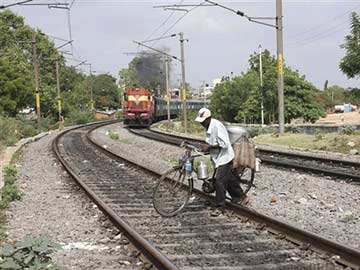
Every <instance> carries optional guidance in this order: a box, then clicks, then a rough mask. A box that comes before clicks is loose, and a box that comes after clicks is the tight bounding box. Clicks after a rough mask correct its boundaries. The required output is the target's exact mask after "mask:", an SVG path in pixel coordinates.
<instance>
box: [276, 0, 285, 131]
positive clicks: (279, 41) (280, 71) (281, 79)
mask: <svg viewBox="0 0 360 270" xmlns="http://www.w3.org/2000/svg"><path fill="white" fill-rule="evenodd" d="M276 29H277V31H276V40H277V59H278V99H279V133H280V135H283V134H284V125H285V117H284V60H283V45H284V44H283V23H282V0H276Z"/></svg>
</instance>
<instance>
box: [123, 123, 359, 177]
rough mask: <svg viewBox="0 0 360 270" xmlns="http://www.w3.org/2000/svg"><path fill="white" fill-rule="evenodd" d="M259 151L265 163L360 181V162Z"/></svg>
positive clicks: (166, 138) (166, 137)
mask: <svg viewBox="0 0 360 270" xmlns="http://www.w3.org/2000/svg"><path fill="white" fill-rule="evenodd" d="M129 130H130V131H131V132H133V133H134V134H136V135H140V136H143V137H146V138H149V139H155V140H158V141H162V142H166V143H170V144H173V145H180V143H181V142H182V141H183V140H187V141H192V142H194V143H202V142H203V141H202V140H199V139H194V138H185V137H181V136H176V135H170V134H164V133H161V132H158V131H154V130H150V129H129ZM257 152H258V154H257V156H258V157H259V158H260V159H261V161H262V162H263V163H267V164H271V165H276V166H281V167H287V168H294V169H299V170H304V171H311V172H314V173H318V174H323V175H327V176H331V177H337V178H342V179H347V180H349V181H354V182H357V183H360V163H358V162H354V161H349V160H337V159H334V158H329V157H320V156H314V155H311V154H307V153H293V152H286V151H276V150H271V149H263V148H258V149H257Z"/></svg>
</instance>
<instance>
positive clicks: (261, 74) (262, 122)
mask: <svg viewBox="0 0 360 270" xmlns="http://www.w3.org/2000/svg"><path fill="white" fill-rule="evenodd" d="M259 67H260V68H259V72H260V94H261V125H264V91H263V70H262V48H261V45H259Z"/></svg>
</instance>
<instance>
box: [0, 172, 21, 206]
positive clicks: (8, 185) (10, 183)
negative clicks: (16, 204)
mask: <svg viewBox="0 0 360 270" xmlns="http://www.w3.org/2000/svg"><path fill="white" fill-rule="evenodd" d="M3 174H4V186H3V187H2V189H1V201H0V208H1V209H5V208H6V207H7V206H8V205H9V203H10V202H12V201H15V200H20V199H21V193H20V191H19V190H18V188H17V186H16V185H15V181H16V176H17V169H16V167H15V166H14V165H7V166H4V168H3Z"/></svg>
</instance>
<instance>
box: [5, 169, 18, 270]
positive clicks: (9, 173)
mask: <svg viewBox="0 0 360 270" xmlns="http://www.w3.org/2000/svg"><path fill="white" fill-rule="evenodd" d="M2 173H3V176H4V178H3V179H4V186H3V187H2V188H1V191H0V196H1V199H0V242H3V241H4V240H5V238H6V235H5V222H6V217H5V212H4V210H5V209H6V208H7V207H8V206H9V203H10V202H12V201H14V200H20V199H21V196H22V194H21V192H20V191H19V190H18V188H17V186H16V185H15V181H16V177H17V173H18V172H17V169H16V167H15V166H14V165H7V166H4V168H3V171H2ZM0 269H1V268H0Z"/></svg>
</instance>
